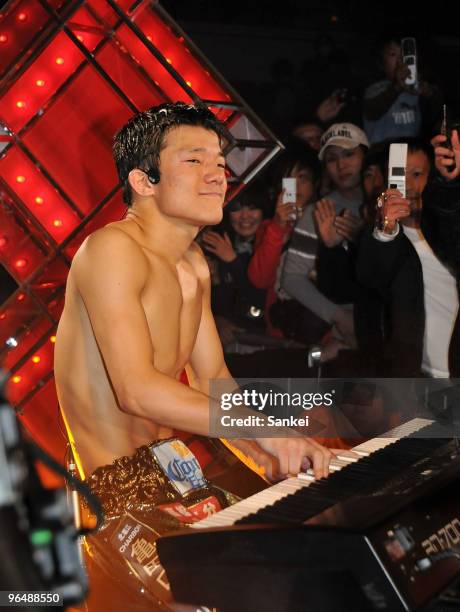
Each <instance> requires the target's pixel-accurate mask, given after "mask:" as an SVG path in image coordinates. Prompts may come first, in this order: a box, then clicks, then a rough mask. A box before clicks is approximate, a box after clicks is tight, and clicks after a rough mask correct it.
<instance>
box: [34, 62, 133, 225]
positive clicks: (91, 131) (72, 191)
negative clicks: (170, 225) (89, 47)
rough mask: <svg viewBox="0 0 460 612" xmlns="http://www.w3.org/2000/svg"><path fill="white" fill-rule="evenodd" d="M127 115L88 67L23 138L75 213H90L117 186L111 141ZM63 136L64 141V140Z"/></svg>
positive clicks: (115, 95)
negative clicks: (48, 171) (49, 172)
mask: <svg viewBox="0 0 460 612" xmlns="http://www.w3.org/2000/svg"><path fill="white" fill-rule="evenodd" d="M131 115H132V112H131V111H130V110H129V109H128V108H127V107H126V106H125V104H124V103H123V102H122V101H121V99H120V98H119V96H118V95H117V94H116V93H115V92H114V91H113V90H112V89H111V88H110V87H109V85H108V84H107V82H106V81H104V80H103V79H102V77H101V76H100V75H98V74H97V73H96V71H95V70H94V68H92V67H90V66H87V67H86V68H84V69H83V70H82V72H81V73H80V74H79V76H78V77H77V79H75V81H73V83H71V85H70V86H69V87H68V89H66V91H65V92H64V93H63V94H62V95H61V96H60V97H59V99H58V100H57V101H56V103H55V104H53V106H52V107H51V108H50V109H49V111H48V112H46V113H45V115H44V116H43V117H42V118H41V119H40V120H39V121H37V123H36V124H35V125H34V126H33V127H32V128H31V129H30V130H29V131H28V132H27V134H26V136H25V137H24V142H25V144H26V145H27V146H28V147H29V148H30V150H31V151H32V153H33V154H34V155H35V156H36V157H37V158H38V159H39V160H40V161H41V162H42V163H43V165H44V166H45V167H47V168H52V169H53V178H54V179H55V180H56V181H57V182H58V183H59V184H60V185H62V187H63V189H64V190H65V192H66V193H67V195H69V196H70V197H71V198H72V200H73V202H74V203H75V204H76V206H78V208H79V209H80V210H81V211H83V212H85V213H88V212H90V211H91V210H92V209H93V208H94V207H95V206H96V205H97V204H98V203H99V202H100V201H101V200H102V199H103V198H104V197H105V196H106V195H107V193H109V191H110V190H111V189H113V188H114V187H115V185H116V184H117V182H118V178H117V175H116V170H115V165H114V163H113V159H112V152H111V148H112V139H113V135H114V133H115V132H116V130H117V128H119V127H120V126H121V125H123V124H124V123H125V122H126V121H127V120H128V119H129V117H130V116H131ZM64 135H65V137H64Z"/></svg>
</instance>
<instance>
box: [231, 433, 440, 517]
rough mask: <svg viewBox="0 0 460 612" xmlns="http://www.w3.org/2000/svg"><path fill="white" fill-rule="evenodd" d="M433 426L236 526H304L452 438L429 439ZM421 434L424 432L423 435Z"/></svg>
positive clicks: (281, 500) (398, 441)
mask: <svg viewBox="0 0 460 612" xmlns="http://www.w3.org/2000/svg"><path fill="white" fill-rule="evenodd" d="M430 431H434V430H432V426H431V425H430V426H428V427H425V428H424V430H423V432H424V435H425V436H426V437H424V438H418V437H417V438H416V437H410V436H409V437H407V438H403V439H401V440H397V441H395V442H394V443H393V444H390V445H389V446H387V447H386V448H383V449H381V450H379V451H376V452H374V453H372V454H371V455H369V456H368V457H363V458H362V459H360V460H359V461H356V462H355V463H352V464H350V465H348V466H346V467H344V468H342V470H340V471H339V472H335V473H333V474H331V475H330V476H329V478H325V479H322V480H318V481H316V482H313V483H311V484H310V486H308V487H304V488H302V489H299V490H298V491H296V492H295V493H293V494H290V495H287V496H286V497H284V498H282V499H280V500H278V501H277V502H275V503H273V504H272V505H270V506H266V507H264V508H261V509H260V510H258V511H257V512H254V513H252V514H250V515H248V516H247V517H244V518H243V519H241V520H239V521H237V523H236V524H247V523H267V522H282V523H283V522H286V523H297V524H300V523H302V522H304V521H305V520H307V519H308V518H311V517H313V516H315V515H316V514H319V513H320V512H322V511H323V510H325V509H326V508H328V507H331V506H333V505H334V504H336V503H338V502H340V501H343V500H345V499H348V498H350V497H351V496H352V495H354V494H357V493H358V492H362V491H363V490H366V489H367V488H369V487H374V488H375V487H378V483H379V482H381V481H382V480H383V479H385V478H388V477H390V476H394V475H397V474H398V473H400V472H401V470H402V469H404V468H407V467H408V466H410V465H413V464H414V463H416V462H417V461H419V460H420V459H423V458H425V457H427V456H429V455H430V453H432V452H433V451H435V450H436V449H438V448H439V447H441V446H443V445H445V444H447V443H448V442H449V439H445V438H444V439H442V438H430V437H428V436H429V434H430ZM419 433H420V432H419Z"/></svg>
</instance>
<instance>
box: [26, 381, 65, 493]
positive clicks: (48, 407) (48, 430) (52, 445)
mask: <svg viewBox="0 0 460 612" xmlns="http://www.w3.org/2000/svg"><path fill="white" fill-rule="evenodd" d="M19 418H20V420H21V422H22V423H23V425H24V426H25V428H26V430H27V431H29V432H30V433H31V434H32V436H33V439H34V440H35V441H36V442H37V444H39V445H40V446H41V447H42V448H43V449H44V450H46V451H47V452H48V453H49V454H50V455H51V456H52V457H54V459H56V461H58V462H59V463H61V464H63V463H64V459H65V454H66V450H67V439H66V437H65V434H64V432H63V426H62V425H61V422H60V417H59V408H58V400H57V397H56V389H55V386H54V380H53V379H51V380H49V381H48V382H47V383H46V384H45V385H44V386H43V387H42V388H41V389H39V390H38V391H37V393H36V394H35V395H34V396H33V398H32V399H31V400H29V401H28V402H26V403H25V404H24V405H23V406H22V407H21V414H20V416H19ZM40 476H41V477H42V479H43V480H44V483H45V484H46V486H48V487H59V486H62V482H61V478H60V477H59V476H57V475H56V474H55V473H54V472H51V471H49V470H43V469H40Z"/></svg>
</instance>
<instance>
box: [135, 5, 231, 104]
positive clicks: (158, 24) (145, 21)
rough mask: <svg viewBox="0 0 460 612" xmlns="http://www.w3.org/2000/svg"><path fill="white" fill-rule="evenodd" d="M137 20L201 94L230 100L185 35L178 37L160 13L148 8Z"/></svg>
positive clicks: (190, 84)
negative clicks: (201, 61)
mask: <svg viewBox="0 0 460 612" xmlns="http://www.w3.org/2000/svg"><path fill="white" fill-rule="evenodd" d="M135 23H136V25H137V26H138V27H139V28H140V29H141V30H142V31H143V32H144V34H145V35H147V36H150V38H151V42H152V43H153V45H155V47H156V48H157V49H158V50H159V51H160V52H161V53H162V55H164V56H165V58H167V60H169V61H170V63H171V65H172V66H173V67H174V68H175V70H176V71H177V72H178V73H179V74H180V75H181V77H182V78H183V79H184V81H188V85H189V87H191V88H192V89H193V91H195V92H196V93H197V94H198V95H199V96H200V98H203V99H205V100H215V101H217V100H220V101H224V102H228V101H229V100H230V96H229V95H228V94H227V92H226V91H225V90H224V89H223V88H222V87H221V86H220V85H219V84H218V83H217V82H216V81H215V80H214V79H213V78H212V76H211V75H210V73H209V72H208V71H207V70H206V69H204V68H203V66H202V65H201V64H200V63H199V62H198V60H196V59H195V58H194V57H193V55H192V54H191V53H190V51H189V50H188V49H187V47H186V45H185V41H184V38H183V37H179V38H178V37H177V36H176V35H175V34H174V32H173V31H172V29H171V28H170V27H169V26H168V25H167V24H166V23H165V22H164V21H162V19H161V18H160V17H159V16H158V15H157V14H156V13H154V12H153V11H151V10H148V9H145V10H144V11H142V12H140V14H139V16H138V17H136V19H135Z"/></svg>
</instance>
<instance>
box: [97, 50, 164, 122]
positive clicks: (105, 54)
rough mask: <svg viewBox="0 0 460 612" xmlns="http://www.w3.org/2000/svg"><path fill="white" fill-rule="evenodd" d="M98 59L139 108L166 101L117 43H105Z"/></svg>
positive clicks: (142, 108)
mask: <svg viewBox="0 0 460 612" xmlns="http://www.w3.org/2000/svg"><path fill="white" fill-rule="evenodd" d="M97 61H98V62H99V63H100V65H101V66H102V67H103V68H104V70H105V71H106V72H107V74H109V75H110V77H111V78H112V79H113V80H114V81H115V83H116V84H117V85H118V87H120V88H121V89H122V90H123V91H124V92H125V93H126V95H127V96H128V98H129V99H130V100H131V102H132V103H133V104H134V105H135V106H136V107H137V108H138V109H139V110H145V109H146V108H150V107H151V106H155V105H156V104H161V103H162V102H164V101H165V99H164V97H162V96H161V95H160V93H159V92H157V91H156V90H155V89H154V88H153V87H152V85H151V84H150V83H149V82H148V80H147V79H146V78H145V77H144V76H143V75H142V74H141V73H140V72H139V70H138V69H137V67H136V66H135V65H134V66H133V64H132V62H130V61H129V60H128V57H127V55H126V54H125V53H123V52H121V51H120V50H119V49H118V47H116V46H115V45H113V44H109V45H105V46H104V47H103V48H102V50H101V51H100V52H99V54H98V55H97Z"/></svg>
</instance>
